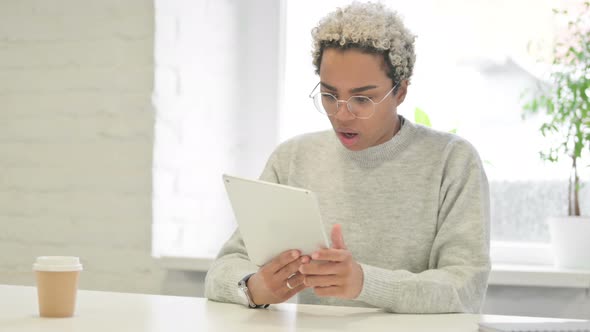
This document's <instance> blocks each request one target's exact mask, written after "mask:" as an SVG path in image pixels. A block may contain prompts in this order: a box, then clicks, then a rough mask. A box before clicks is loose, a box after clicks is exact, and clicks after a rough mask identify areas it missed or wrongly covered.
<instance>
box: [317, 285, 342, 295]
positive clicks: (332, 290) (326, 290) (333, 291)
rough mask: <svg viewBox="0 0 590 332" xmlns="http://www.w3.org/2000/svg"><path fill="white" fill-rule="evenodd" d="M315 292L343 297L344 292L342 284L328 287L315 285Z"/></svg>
mask: <svg viewBox="0 0 590 332" xmlns="http://www.w3.org/2000/svg"><path fill="white" fill-rule="evenodd" d="M313 292H314V293H315V295H317V296H322V297H323V296H332V297H342V294H343V293H344V291H343V289H342V287H340V286H328V287H314V288H313Z"/></svg>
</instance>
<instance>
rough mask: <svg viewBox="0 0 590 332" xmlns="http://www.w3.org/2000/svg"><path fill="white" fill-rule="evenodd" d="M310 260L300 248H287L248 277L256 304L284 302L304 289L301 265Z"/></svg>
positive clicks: (249, 286)
mask: <svg viewBox="0 0 590 332" xmlns="http://www.w3.org/2000/svg"><path fill="white" fill-rule="evenodd" d="M309 261H310V257H309V256H301V253H300V252H299V251H298V250H287V251H285V252H283V253H281V254H280V255H278V256H277V257H275V258H273V259H272V260H271V261H270V262H268V263H267V264H265V265H264V266H262V267H261V268H260V269H258V272H256V273H255V274H254V275H252V277H250V279H248V284H247V286H248V289H249V290H250V294H251V295H252V301H254V303H255V304H258V305H261V304H274V303H282V302H285V301H286V300H288V299H290V298H291V297H293V295H295V294H297V293H299V292H300V291H302V290H304V289H305V288H306V286H305V285H304V284H303V275H301V273H299V267H300V266H301V265H302V264H307V263H309Z"/></svg>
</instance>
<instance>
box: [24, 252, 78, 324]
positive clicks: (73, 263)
mask: <svg viewBox="0 0 590 332" xmlns="http://www.w3.org/2000/svg"><path fill="white" fill-rule="evenodd" d="M33 270H34V271H35V276H36V279H37V296H38V299H39V315H40V316H41V317H71V316H73V315H74V309H75V307H76V293H77V291H78V278H79V276H80V271H82V264H80V259H79V258H78V257H69V256H42V257H38V258H37V260H36V262H35V264H33Z"/></svg>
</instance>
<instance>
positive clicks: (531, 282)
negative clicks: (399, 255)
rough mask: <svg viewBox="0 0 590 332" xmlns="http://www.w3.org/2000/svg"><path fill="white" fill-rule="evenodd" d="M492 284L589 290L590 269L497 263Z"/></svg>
mask: <svg viewBox="0 0 590 332" xmlns="http://www.w3.org/2000/svg"><path fill="white" fill-rule="evenodd" d="M157 261H158V262H159V265H160V266H161V267H162V268H165V269H168V270H182V271H192V272H207V270H208V269H209V267H210V266H211V263H213V259H212V258H195V257H186V256H162V257H159V258H157ZM489 285H491V286H525V287H566V288H586V289H590V270H572V269H564V268H560V267H556V266H552V265H516V264H494V265H493V266H492V271H491V273H490V279H489Z"/></svg>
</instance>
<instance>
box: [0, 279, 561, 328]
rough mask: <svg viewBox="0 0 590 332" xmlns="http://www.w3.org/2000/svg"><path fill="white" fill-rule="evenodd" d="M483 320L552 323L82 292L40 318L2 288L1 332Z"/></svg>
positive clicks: (30, 300)
mask: <svg viewBox="0 0 590 332" xmlns="http://www.w3.org/2000/svg"><path fill="white" fill-rule="evenodd" d="M480 320H484V321H540V320H550V319H539V318H525V317H510V316H486V315H468V314H451V315H446V314H445V315H398V314H391V313H385V312H383V311H380V310H377V309H367V308H349V307H331V306H313V305H295V304H280V305H272V306H271V307H270V308H269V309H266V310H253V309H248V308H246V307H243V306H240V305H235V304H225V303H216V302H211V301H207V299H203V298H194V297H176V296H161V295H144V294H126V293H110V292H96V291H79V293H78V303H77V309H76V315H75V316H74V317H72V318H39V315H38V310H37V297H36V289H35V288H34V287H25V286H6V285H0V331H1V332H30V331H35V332H37V331H41V332H44V331H59V332H68V331H84V332H94V331H96V332H105V331H108V332H117V331H125V332H134V331H142V332H144V331H158V332H159V331H162V332H163V331H167V332H168V331H170V332H183V331H190V332H197V331H253V332H254V331H255V332H265V331H338V332H344V331H361V332H369V331H371V332H372V331H388V332H391V331H403V332H413V331H437V332H451V331H452V332H462V331H465V332H468V331H469V332H474V331H477V322H479V321H480ZM552 321H558V319H553V320H552Z"/></svg>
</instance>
